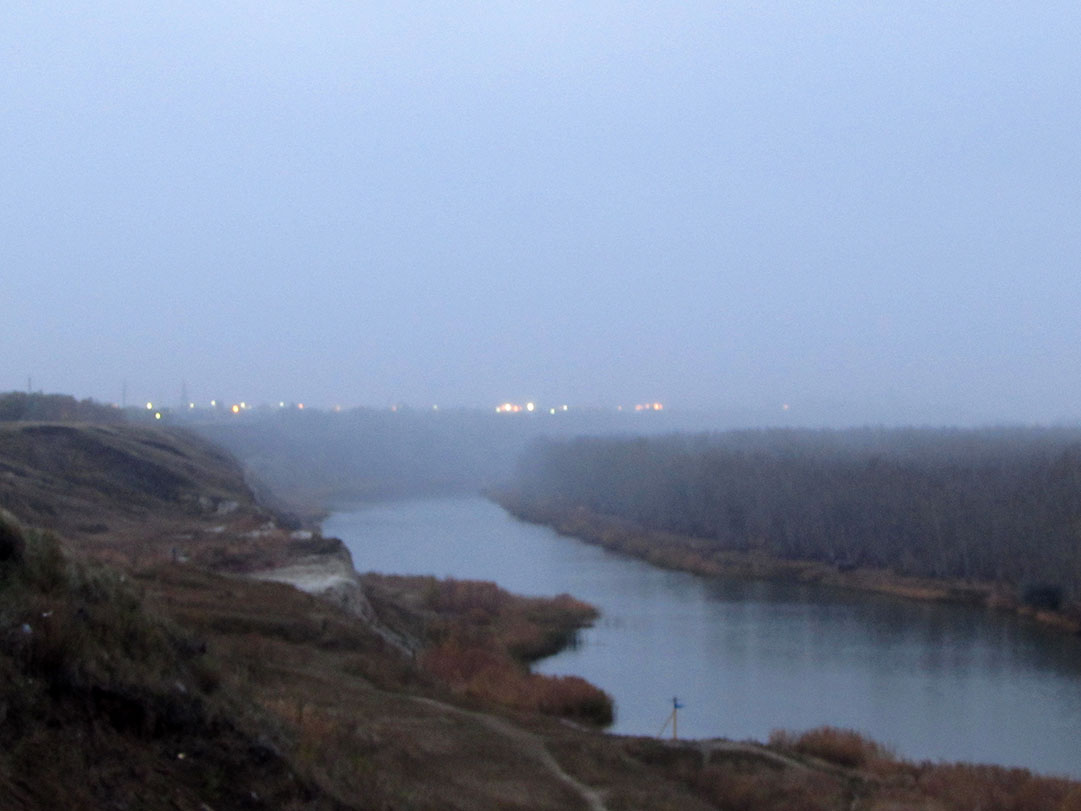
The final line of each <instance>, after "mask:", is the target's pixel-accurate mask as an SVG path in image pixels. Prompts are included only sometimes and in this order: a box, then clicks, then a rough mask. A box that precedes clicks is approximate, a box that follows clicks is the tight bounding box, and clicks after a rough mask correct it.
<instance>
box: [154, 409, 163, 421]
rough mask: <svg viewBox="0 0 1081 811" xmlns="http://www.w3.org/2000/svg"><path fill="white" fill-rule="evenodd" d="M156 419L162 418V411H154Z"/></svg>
mask: <svg viewBox="0 0 1081 811" xmlns="http://www.w3.org/2000/svg"><path fill="white" fill-rule="evenodd" d="M154 419H156V420H160V419H161V412H160V411H155V412H154Z"/></svg>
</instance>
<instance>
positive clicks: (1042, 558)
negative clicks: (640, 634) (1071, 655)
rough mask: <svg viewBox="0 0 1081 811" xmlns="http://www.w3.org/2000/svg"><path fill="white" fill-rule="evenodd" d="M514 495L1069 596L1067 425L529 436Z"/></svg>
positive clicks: (1076, 565) (786, 551)
mask: <svg viewBox="0 0 1081 811" xmlns="http://www.w3.org/2000/svg"><path fill="white" fill-rule="evenodd" d="M513 489H514V491H515V492H514V495H515V497H516V498H518V499H520V500H524V501H525V502H526V503H530V502H532V503H533V504H534V505H542V506H544V508H545V509H548V510H556V511H559V510H570V509H574V508H578V507H584V508H586V509H587V510H589V511H591V512H594V513H597V514H600V515H608V516H613V517H618V518H620V519H623V520H628V521H632V522H634V523H636V524H638V525H640V526H642V527H643V528H646V529H651V530H658V531H664V532H672V533H678V534H681V535H687V536H692V537H696V538H700V539H706V540H708V541H709V542H710V543H711V544H712V545H715V546H716V547H718V548H723V549H731V550H737V551H750V550H761V551H765V552H768V553H770V554H772V555H776V556H779V557H782V558H789V559H803V560H817V561H824V562H827V563H832V564H835V565H837V566H838V567H842V568H845V567H859V566H868V567H876V568H882V569H888V570H891V571H893V572H895V573H897V574H902V575H910V576H920V577H939V578H960V579H966V580H979V581H993V582H996V583H1003V584H1009V585H1012V586H1016V587H1017V588H1018V589H1019V590H1020V591H1021V592H1022V593H1023V595H1024V596H1025V598H1026V599H1027V600H1028V601H1030V602H1032V603H1034V604H1038V605H1039V606H1040V607H1047V608H1058V607H1059V606H1060V604H1061V603H1062V602H1063V601H1066V600H1068V601H1077V600H1079V599H1081V429H1077V428H1055V429H1051V428H1046V429H1035V428H1002V429H981V430H961V429H889V430H887V429H859V430H846V431H809V430H779V429H778V430H761V431H733V432H726V433H721V434H698V435H670V436H664V437H650V438H628V437H582V438H576V439H571V440H551V439H549V440H541V441H539V442H537V443H534V444H533V445H532V446H531V447H530V448H529V449H528V450H527V452H526V453H525V454H523V456H522V457H521V460H520V463H519V466H518V470H517V478H516V483H515V485H514V488H513Z"/></svg>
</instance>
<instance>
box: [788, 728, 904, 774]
mask: <svg viewBox="0 0 1081 811" xmlns="http://www.w3.org/2000/svg"><path fill="white" fill-rule="evenodd" d="M769 743H770V746H773V747H776V748H778V749H784V750H787V751H790V752H798V753H799V754H802V755H811V756H812V757H817V758H821V759H822V760H825V761H828V762H830V763H836V764H837V765H838V766H844V767H846V768H851V769H856V768H866V767H871V766H874V765H876V764H878V763H880V762H882V761H892V760H893V759H894V758H893V754H892V753H891V752H890V750H889V749H888V748H887V747H885V746H883V745H882V744H880V743H877V742H876V741H873V740H871V739H870V738H868V737H866V736H864V735H861V734H860V733H859V732H855V731H853V730H851V729H838V728H837V727H830V726H825V727H818V728H817V729H811V730H808V731H806V732H801V733H793V732H788V731H785V730H780V729H778V730H774V731H773V732H771V733H770V736H769Z"/></svg>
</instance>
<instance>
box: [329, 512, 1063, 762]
mask: <svg viewBox="0 0 1081 811" xmlns="http://www.w3.org/2000/svg"><path fill="white" fill-rule="evenodd" d="M324 530H325V531H326V532H327V534H333V535H338V536H340V537H342V538H343V540H345V541H346V543H347V544H348V545H349V547H350V551H351V552H352V554H353V558H354V562H355V564H356V566H357V568H358V569H360V570H361V571H364V570H377V571H386V572H398V573H413V574H436V575H440V576H454V577H470V578H479V579H486V580H495V581H497V582H499V583H500V584H501V585H503V586H505V587H506V588H509V589H511V590H513V591H517V592H520V593H524V594H556V593H559V592H569V593H571V594H574V595H575V596H577V597H580V598H582V599H585V600H588V601H590V602H592V603H594V604H596V605H597V606H598V607H599V608H600V609H601V610H602V612H603V614H602V617H601V619H600V621H599V622H598V623H597V624H596V626H595V627H593V628H590V629H587V630H585V631H583V632H582V633H581V634H580V635H579V638H578V642H577V644H576V645H575V646H572V647H571V648H569V649H568V650H565V651H564V652H562V653H561V654H559V655H558V656H555V657H552V658H550V659H547V660H545V661H543V662H541V663H539V665H538V670H541V671H542V672H548V673H560V674H563V673H574V674H577V675H581V676H584V677H585V678H587V679H589V680H591V681H593V682H595V683H596V684H598V685H600V686H602V687H604V688H605V689H606V690H608V691H609V692H610V693H612V694H613V696H614V697H615V699H616V702H617V709H616V712H617V720H616V724H615V726H614V731H616V732H623V733H633V734H647V735H654V734H657V732H658V730H659V728H660V726H661V724H663V722H664V720H665V718H666V717H667V714H668V712H669V710H670V701H671V697H672V696H673V695H678V696H680V698H681V700H683V701H684V702H685V704H686V709H685V710H684V711H683V712H682V713H681V714H680V731H681V733H683V734H685V735H687V736H689V737H710V736H716V735H723V736H727V737H732V738H747V737H752V738H758V739H761V738H764V737H766V736H767V735H768V734H769V732H770V730H771V729H775V728H789V729H804V728H808V727H813V726H818V725H821V724H833V725H838V726H846V727H851V728H855V729H861V730H864V731H866V732H868V733H870V734H871V735H872V736H874V737H875V738H876V739H878V740H880V741H882V742H884V743H887V744H892V745H894V746H895V747H896V748H897V749H898V750H899V751H900V752H901V753H902V754H904V755H905V756H908V757H913V758H930V759H965V760H977V761H987V762H997V763H1003V764H1008V765H1024V766H1030V767H1033V768H1036V769H1039V770H1041V771H1045V772H1059V773H1068V774H1073V775H1077V776H1081V752H1079V751H1078V750H1077V747H1076V744H1075V740H1076V730H1078V729H1081V678H1079V677H1081V640H1078V639H1075V638H1072V637H1067V636H1064V635H1061V634H1057V633H1054V632H1049V631H1047V630H1045V629H1041V628H1038V627H1036V626H1034V625H1032V624H1030V623H1026V622H1023V621H1019V620H1017V619H1016V618H1013V617H1009V616H1005V615H1001V614H996V613H992V612H987V611H984V610H982V609H975V608H971V607H964V606H944V605H936V604H931V603H916V602H910V601H905V600H901V599H897V598H890V597H884V596H877V595H865V594H860V593H856V592H849V591H844V590H834V589H824V588H815V587H810V586H794V585H780V584H771V583H762V582H752V581H733V580H723V579H703V578H698V577H694V576H691V575H687V574H684V573H680V572H667V571H662V570H658V569H655V568H652V567H650V566H648V565H646V564H644V563H641V562H640V561H635V560H631V559H627V558H624V557H621V556H618V555H614V554H611V553H608V552H605V551H604V550H601V549H598V548H596V547H591V546H588V545H586V544H582V543H580V542H578V541H575V540H573V539H568V538H562V537H559V536H557V535H556V534H555V533H553V532H551V531H549V530H547V529H544V528H541V527H535V526H531V525H527V524H522V523H519V522H517V521H515V520H513V519H512V518H510V517H509V516H507V515H506V514H505V513H503V511H502V510H500V509H499V508H498V507H496V506H494V505H492V504H490V503H488V502H485V501H483V500H480V499H440V500H430V501H417V502H398V503H393V504H385V505H379V506H375V507H370V508H366V509H362V510H358V511H353V512H348V513H344V512H343V513H337V514H335V515H333V516H331V518H330V519H329V520H328V521H327V522H326V524H325V525H324Z"/></svg>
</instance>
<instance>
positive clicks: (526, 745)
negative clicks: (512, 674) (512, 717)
mask: <svg viewBox="0 0 1081 811" xmlns="http://www.w3.org/2000/svg"><path fill="white" fill-rule="evenodd" d="M413 700H414V701H419V702H420V703H422V704H427V705H428V706H430V707H435V708H436V709H439V710H441V711H443V712H446V713H450V714H452V715H460V716H464V717H466V718H471V719H472V720H474V721H477V722H479V723H481V724H484V726H486V727H488V728H489V729H490V730H492V731H493V732H495V733H497V734H499V735H502V736H504V737H506V738H510V739H512V740H513V741H514V742H515V743H516V744H517V745H518V746H519V747H520V748H521V750H522V751H523V752H525V753H527V754H530V755H532V756H533V757H534V758H535V759H536V760H537V761H539V762H540V763H541V765H543V766H544V767H545V768H546V769H548V771H550V772H551V773H552V774H553V775H554V776H555V777H556V778H557V779H559V780H560V781H561V782H563V783H565V784H566V785H567V786H569V787H570V788H571V789H573V790H574V791H576V792H577V793H578V795H579V796H580V797H581V798H582V800H583V801H584V802H585V803H586V805H587V806H588V807H589V809H590V811H608V809H607V807H606V806H605V805H604V800H603V798H602V797H601V794H600V792H598V791H596V790H594V789H592V788H590V787H589V786H587V785H586V784H585V783H582V782H580V781H578V780H576V779H575V778H573V777H571V776H570V775H569V774H567V773H566V772H565V771H563V767H562V766H560V765H559V763H558V762H557V761H556V759H555V758H554V757H552V753H551V752H549V751H548V748H547V747H546V746H545V745H544V741H542V740H541V739H540V738H539V737H538V736H536V735H534V734H533V733H531V732H526V731H525V730H524V729H519V728H518V727H515V726H513V725H512V724H509V723H507V722H506V721H504V720H503V719H501V718H497V717H495V716H492V715H485V714H484V713H479V712H471V711H469V710H463V709H460V708H458V707H454V706H451V705H450V704H444V703H442V702H441V701H436V700H435V699H431V698H421V697H419V696H416V697H413Z"/></svg>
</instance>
